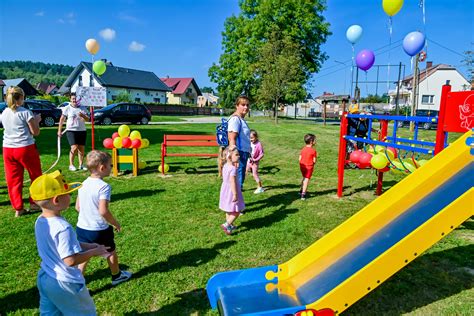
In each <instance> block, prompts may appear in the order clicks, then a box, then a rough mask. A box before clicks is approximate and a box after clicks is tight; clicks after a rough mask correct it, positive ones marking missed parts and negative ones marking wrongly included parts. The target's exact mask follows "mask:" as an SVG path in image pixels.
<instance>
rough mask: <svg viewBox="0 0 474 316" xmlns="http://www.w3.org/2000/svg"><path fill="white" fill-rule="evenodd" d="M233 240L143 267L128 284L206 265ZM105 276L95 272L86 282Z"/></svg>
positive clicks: (192, 250)
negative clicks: (153, 276) (169, 272)
mask: <svg viewBox="0 0 474 316" xmlns="http://www.w3.org/2000/svg"><path fill="white" fill-rule="evenodd" d="M236 243H237V242H236V241H235V240H229V241H225V242H221V243H217V244H215V245H214V247H212V248H196V249H191V250H188V251H185V252H182V253H179V254H176V255H171V256H169V257H168V259H167V260H166V261H160V262H156V263H153V264H152V265H149V266H148V267H144V268H142V269H140V270H139V271H137V272H134V273H133V276H132V279H131V280H130V281H129V282H134V280H136V279H139V278H141V277H144V276H146V275H148V274H152V273H165V272H168V271H172V270H177V269H180V268H182V267H197V266H200V265H202V264H204V263H207V262H209V261H211V260H213V259H214V258H216V257H217V256H218V255H219V254H220V250H222V249H226V248H229V247H230V246H232V245H234V244H236ZM105 275H107V276H110V273H109V272H108V270H105V269H101V270H98V271H96V272H95V273H94V274H93V275H91V277H90V278H88V280H96V279H100V278H103V277H105ZM110 288H112V285H111V284H108V285H106V286H103V287H101V288H98V289H95V290H91V295H95V294H98V293H100V292H103V291H106V290H109V289H110Z"/></svg>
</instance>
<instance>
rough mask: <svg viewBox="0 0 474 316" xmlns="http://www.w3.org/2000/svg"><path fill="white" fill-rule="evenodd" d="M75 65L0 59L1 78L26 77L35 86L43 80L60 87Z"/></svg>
mask: <svg viewBox="0 0 474 316" xmlns="http://www.w3.org/2000/svg"><path fill="white" fill-rule="evenodd" d="M73 70H74V67H72V66H69V65H61V64H46V63H42V62H32V61H21V60H15V61H0V79H15V78H26V79H27V80H28V81H29V82H30V83H31V84H32V85H33V86H34V87H36V85H37V84H38V83H40V82H42V81H44V82H48V83H54V84H55V85H57V86H58V87H60V86H61V85H62V84H63V82H64V81H65V80H66V78H67V77H68V76H69V74H70V73H71V72H72V71H73Z"/></svg>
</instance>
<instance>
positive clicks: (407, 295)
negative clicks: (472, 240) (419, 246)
mask: <svg viewBox="0 0 474 316" xmlns="http://www.w3.org/2000/svg"><path fill="white" fill-rule="evenodd" d="M473 262H474V245H468V246H461V247H456V248H451V249H448V250H444V251H439V252H435V253H430V254H427V255H423V256H421V257H419V258H418V259H416V260H415V261H413V262H412V263H411V264H410V265H408V266H407V267H406V268H405V269H403V270H401V271H400V272H399V273H397V274H396V275H395V276H393V277H392V278H390V279H389V280H388V281H386V282H385V284H383V285H382V286H380V288H378V289H376V290H375V291H374V292H373V293H371V294H370V295H369V296H368V297H366V298H365V299H362V300H361V301H360V302H358V303H357V304H355V305H354V306H352V307H351V308H349V309H348V310H347V311H346V312H345V313H344V315H382V314H385V315H401V314H405V313H409V312H412V311H414V310H416V309H418V308H420V307H423V306H426V305H429V304H431V303H433V302H436V301H439V300H443V299H445V298H447V297H450V296H453V295H455V294H457V293H460V292H462V291H465V290H469V289H472V288H473V287H474V276H473V275H472V274H470V273H469V272H468V271H467V268H470V269H474V266H473ZM471 273H472V272H471Z"/></svg>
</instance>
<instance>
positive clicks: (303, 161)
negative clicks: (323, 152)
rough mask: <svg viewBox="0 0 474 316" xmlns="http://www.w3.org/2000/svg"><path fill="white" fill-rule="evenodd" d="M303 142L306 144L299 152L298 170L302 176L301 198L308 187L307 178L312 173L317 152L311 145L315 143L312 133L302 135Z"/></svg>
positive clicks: (304, 195) (309, 177) (304, 197)
mask: <svg viewBox="0 0 474 316" xmlns="http://www.w3.org/2000/svg"><path fill="white" fill-rule="evenodd" d="M304 142H305V144H306V146H304V147H303V149H302V150H301V154H300V159H299V160H300V170H301V174H302V176H303V179H302V180H301V190H300V194H301V199H302V200H305V199H306V190H307V189H308V184H309V179H311V176H312V175H313V170H314V164H315V163H316V157H317V156H318V153H317V152H316V150H314V148H313V146H314V144H315V143H316V136H314V135H313V134H306V135H304Z"/></svg>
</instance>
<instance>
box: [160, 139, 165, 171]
mask: <svg viewBox="0 0 474 316" xmlns="http://www.w3.org/2000/svg"><path fill="white" fill-rule="evenodd" d="M165 155H166V135H163V143H161V173H162V174H163V175H165Z"/></svg>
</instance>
